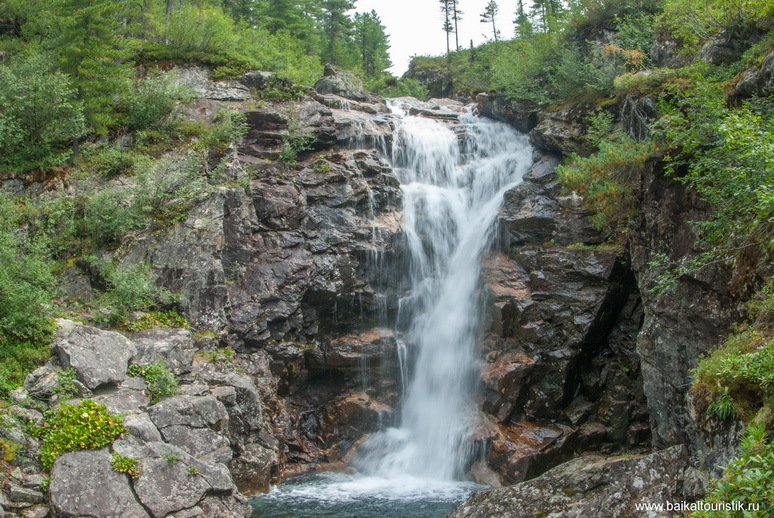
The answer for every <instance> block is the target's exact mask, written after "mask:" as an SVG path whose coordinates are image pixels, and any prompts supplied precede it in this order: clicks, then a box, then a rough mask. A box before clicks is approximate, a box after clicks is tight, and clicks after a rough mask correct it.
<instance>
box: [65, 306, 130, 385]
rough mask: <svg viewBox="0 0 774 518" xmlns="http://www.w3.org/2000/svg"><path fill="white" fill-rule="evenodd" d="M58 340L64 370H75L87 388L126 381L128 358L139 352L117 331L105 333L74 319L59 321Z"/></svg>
mask: <svg viewBox="0 0 774 518" xmlns="http://www.w3.org/2000/svg"><path fill="white" fill-rule="evenodd" d="M57 325H58V329H57V339H56V340H55V341H54V343H53V344H52V345H53V347H54V350H55V351H56V353H57V354H58V355H59V361H60V362H61V363H62V366H63V367H64V368H65V369H68V368H72V369H74V370H75V373H76V375H77V377H78V379H79V380H80V381H82V382H83V383H84V384H85V385H86V386H87V387H88V388H90V389H92V390H93V389H95V388H97V387H100V386H103V385H108V384H117V383H120V382H122V381H123V380H125V379H126V368H127V365H128V362H129V359H130V358H131V357H132V356H134V354H135V353H136V349H135V347H134V344H133V343H132V341H131V340H129V339H128V338H126V337H125V336H123V335H121V334H119V333H116V332H114V331H103V330H101V329H97V328H94V327H90V326H85V325H83V324H78V323H75V322H73V321H71V320H63V319H58V320H57Z"/></svg>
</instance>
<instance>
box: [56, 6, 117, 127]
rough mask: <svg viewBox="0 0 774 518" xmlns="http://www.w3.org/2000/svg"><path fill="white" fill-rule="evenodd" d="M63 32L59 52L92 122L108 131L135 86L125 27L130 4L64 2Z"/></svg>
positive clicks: (88, 119) (63, 65) (61, 30)
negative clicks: (120, 100)
mask: <svg viewBox="0 0 774 518" xmlns="http://www.w3.org/2000/svg"><path fill="white" fill-rule="evenodd" d="M58 4H59V5H58V6H57V7H58V9H56V13H57V14H58V15H59V20H60V26H59V36H58V37H57V38H56V39H55V40H54V41H53V44H54V50H55V52H56V54H57V55H58V57H59V63H60V66H61V68H62V70H63V71H64V72H66V73H67V74H69V75H70V77H72V78H73V80H74V82H75V86H76V88H77V90H78V97H79V98H80V99H81V100H82V101H83V104H84V112H85V115H86V120H87V121H88V123H89V125H90V126H91V127H92V129H93V130H94V131H96V132H97V133H105V132H106V131H107V128H108V127H109V126H110V125H111V124H113V123H114V122H115V121H114V120H113V118H112V114H113V112H114V106H113V105H114V100H115V98H116V96H117V95H120V94H121V93H122V92H124V91H125V90H126V89H127V88H128V85H129V82H128V78H129V67H128V66H127V65H126V64H125V63H123V61H124V60H125V59H126V58H127V57H128V52H127V49H126V46H125V45H126V40H125V38H124V37H123V34H122V31H123V29H124V27H123V25H122V24H121V22H120V21H119V19H120V16H121V14H122V11H123V9H125V8H126V7H127V6H126V4H124V3H122V2H116V1H115V0H58Z"/></svg>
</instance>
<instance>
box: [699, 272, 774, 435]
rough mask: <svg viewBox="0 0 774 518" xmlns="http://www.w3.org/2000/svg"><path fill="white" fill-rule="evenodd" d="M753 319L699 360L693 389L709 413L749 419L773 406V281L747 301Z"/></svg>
mask: <svg viewBox="0 0 774 518" xmlns="http://www.w3.org/2000/svg"><path fill="white" fill-rule="evenodd" d="M747 308H748V311H749V314H750V319H751V323H749V324H747V325H744V326H741V327H740V328H739V330H738V331H737V332H735V333H732V334H730V335H729V336H728V338H727V339H726V341H725V343H724V344H723V345H722V346H721V347H719V348H718V349H716V350H714V351H712V352H711V353H710V354H709V355H708V356H706V357H704V358H702V359H701V360H700V361H699V364H698V366H697V367H696V369H695V371H694V382H693V386H692V387H691V392H692V393H693V394H694V397H695V399H696V401H697V402H698V404H699V405H700V406H706V408H707V413H708V414H710V415H713V416H715V417H718V418H720V419H729V418H732V417H738V418H741V419H746V420H750V419H752V418H753V416H755V415H756V414H757V413H758V412H759V410H760V409H761V408H762V407H770V408H773V409H774V282H773V281H770V282H769V284H767V286H766V287H764V289H762V290H761V292H760V293H759V294H758V295H757V296H756V297H755V298H754V299H753V300H752V301H751V302H750V303H748V304H747Z"/></svg>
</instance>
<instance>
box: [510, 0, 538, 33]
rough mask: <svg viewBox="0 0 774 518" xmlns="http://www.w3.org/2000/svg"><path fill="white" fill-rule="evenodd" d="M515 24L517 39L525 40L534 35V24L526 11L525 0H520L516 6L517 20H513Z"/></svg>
mask: <svg viewBox="0 0 774 518" xmlns="http://www.w3.org/2000/svg"><path fill="white" fill-rule="evenodd" d="M513 23H514V25H516V30H515V36H516V37H517V38H524V37H526V36H529V35H530V34H532V32H533V27H532V22H530V20H529V16H527V12H526V11H525V10H524V0H518V4H516V19H515V20H513Z"/></svg>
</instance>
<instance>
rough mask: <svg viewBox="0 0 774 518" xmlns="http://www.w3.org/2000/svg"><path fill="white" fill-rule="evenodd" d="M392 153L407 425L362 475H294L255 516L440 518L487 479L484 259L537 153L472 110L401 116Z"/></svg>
mask: <svg viewBox="0 0 774 518" xmlns="http://www.w3.org/2000/svg"><path fill="white" fill-rule="evenodd" d="M401 115H402V118H401V122H400V123H399V124H398V127H397V129H396V134H395V139H394V143H393V152H392V156H391V157H388V159H389V160H390V162H391V166H392V168H393V171H394V173H395V175H396V176H397V177H398V179H399V180H400V183H401V190H402V193H403V221H402V232H403V235H404V237H405V241H406V248H407V250H408V251H409V254H408V255H409V258H408V259H409V261H408V268H406V275H407V276H408V278H407V281H408V285H409V286H410V289H409V291H408V293H407V295H406V296H405V297H403V299H402V300H401V301H400V303H399V312H398V322H397V323H396V324H395V330H396V335H397V336H398V338H399V339H400V341H401V343H403V344H405V347H406V350H407V351H408V353H407V354H404V355H403V357H405V358H410V362H409V363H410V365H405V366H401V371H402V372H403V373H407V374H408V380H406V379H404V380H403V383H404V387H405V393H404V395H403V401H402V408H401V416H400V423H399V426H398V427H397V428H388V429H386V430H383V431H381V432H379V433H376V434H374V435H372V436H371V437H370V438H369V439H368V440H366V441H365V442H364V443H363V444H362V445H361V446H360V447H359V448H358V451H357V454H356V455H355V458H354V460H353V462H352V467H354V468H355V469H356V470H357V471H358V473H357V474H354V475H347V474H332V473H327V474H314V475H304V476H302V477H297V478H294V479H290V480H288V481H286V482H285V483H283V484H282V485H281V486H279V487H276V488H274V489H273V490H272V492H271V493H270V494H269V495H266V496H262V497H259V498H256V499H254V500H253V506H254V508H255V509H256V511H255V513H254V516H266V517H274V518H279V517H288V518H290V517H293V518H302V517H307V516H308V517H315V518H316V517H326V516H330V517H345V516H346V517H357V518H367V517H370V516H373V517H379V518H389V517H393V516H394V517H401V518H402V517H414V518H419V517H423V518H436V517H438V518H440V517H443V516H446V514H448V512H449V511H450V510H451V509H452V508H453V507H454V505H456V503H458V502H460V501H462V500H463V499H464V498H465V497H466V496H467V495H468V494H469V493H470V492H472V491H473V490H475V489H476V486H475V485H474V484H472V483H470V482H466V481H464V478H465V475H466V471H467V470H468V469H469V467H470V465H471V463H472V462H473V461H474V460H475V459H474V458H473V457H474V455H475V454H476V448H475V444H474V443H473V441H472V439H471V437H472V435H473V432H474V430H475V427H476V425H477V422H476V416H477V410H476V405H475V398H476V396H477V389H478V383H479V381H478V378H479V369H478V361H479V358H478V354H477V346H478V342H479V339H480V335H481V323H482V320H483V298H482V294H481V290H480V282H479V277H480V259H481V256H482V255H483V254H484V253H485V252H486V250H487V249H488V248H489V247H490V246H491V244H492V241H493V238H494V235H495V232H496V224H495V221H496V218H497V213H498V211H499V208H500V206H501V203H502V197H503V194H504V192H505V191H506V190H508V189H510V188H512V187H514V186H515V185H516V184H517V183H518V182H519V181H521V176H522V175H523V174H524V172H526V171H527V169H528V167H529V165H530V164H531V162H532V153H531V148H530V146H529V144H528V142H527V138H526V137H525V136H524V135H521V134H518V133H516V132H515V131H514V130H512V129H510V128H509V127H508V126H506V125H504V124H500V123H495V122H492V121H487V120H484V119H480V118H477V117H474V116H473V115H470V114H466V115H462V116H461V117H460V124H459V125H449V124H445V123H442V122H439V121H434V120H429V119H424V118H419V117H408V116H405V114H401Z"/></svg>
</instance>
